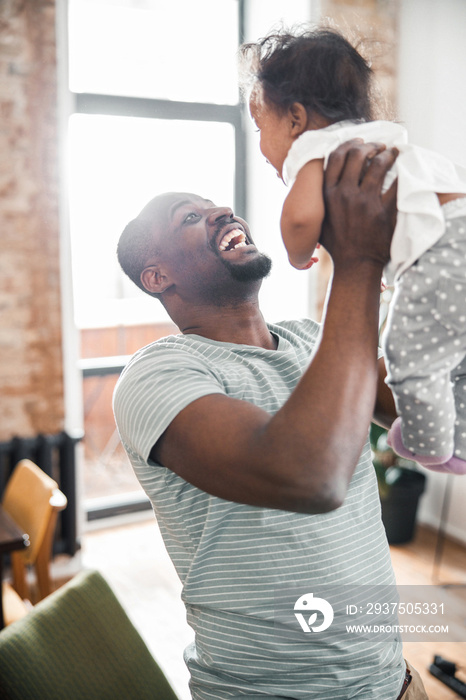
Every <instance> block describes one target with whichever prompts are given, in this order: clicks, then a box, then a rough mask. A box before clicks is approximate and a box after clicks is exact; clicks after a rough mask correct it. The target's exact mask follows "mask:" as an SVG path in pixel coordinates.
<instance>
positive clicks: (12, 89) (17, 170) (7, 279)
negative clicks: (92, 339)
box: [0, 0, 64, 441]
mask: <svg viewBox="0 0 466 700" xmlns="http://www.w3.org/2000/svg"><path fill="white" fill-rule="evenodd" d="M56 89H57V85H56V55H55V2H54V0H2V1H1V2H0V154H1V157H0V236H1V249H0V441H1V440H7V439H9V438H10V437H12V436H13V435H21V436H31V435H35V434H37V433H39V432H43V433H55V432H58V431H60V430H62V428H63V418H64V416H63V411H64V406H63V378H62V350H61V319H60V280H59V227H58V181H57V107H56V103H57V98H56Z"/></svg>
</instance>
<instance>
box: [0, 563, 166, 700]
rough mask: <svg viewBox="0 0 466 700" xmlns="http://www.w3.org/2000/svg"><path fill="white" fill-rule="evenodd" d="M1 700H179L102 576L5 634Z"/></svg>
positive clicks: (83, 576) (74, 584)
mask: <svg viewBox="0 0 466 700" xmlns="http://www.w3.org/2000/svg"><path fill="white" fill-rule="evenodd" d="M0 698H2V700H107V699H108V700H133V699H134V700H146V699H147V700H149V699H150V700H177V697H176V694H175V693H174V691H173V689H172V688H171V686H170V685H169V683H168V681H167V679H166V678H165V676H164V674H163V672H162V671H161V669H160V668H159V666H158V665H157V663H156V661H155V659H154V658H153V656H152V655H151V653H150V652H149V650H148V648H147V646H146V645H145V643H144V641H143V640H142V638H141V636H140V635H139V633H138V632H137V630H136V629H135V627H134V626H133V624H132V622H131V621H130V619H129V618H128V616H127V615H126V613H125V611H124V610H123V608H122V606H121V605H120V603H119V601H118V600H117V598H116V597H115V595H114V593H113V591H112V590H111V588H110V587H109V585H108V584H107V582H106V581H105V579H104V578H103V577H102V576H101V574H100V573H98V572H97V571H86V572H81V573H80V574H78V575H77V576H75V577H74V578H73V579H72V580H71V581H69V582H68V583H67V584H65V585H64V586H62V588H60V589H59V590H57V591H56V592H55V593H52V594H51V595H50V596H48V597H47V598H45V599H44V600H42V601H41V602H40V603H38V604H37V605H36V606H35V607H34V608H33V610H31V612H30V613H28V614H27V615H26V616H25V617H23V618H22V619H20V620H18V621H16V622H13V623H12V624H11V625H9V626H8V627H6V628H5V629H4V630H2V631H1V632H0Z"/></svg>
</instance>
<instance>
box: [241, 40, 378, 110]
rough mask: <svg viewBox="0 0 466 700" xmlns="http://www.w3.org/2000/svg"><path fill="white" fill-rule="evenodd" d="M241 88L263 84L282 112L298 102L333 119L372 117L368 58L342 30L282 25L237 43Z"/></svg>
mask: <svg viewBox="0 0 466 700" xmlns="http://www.w3.org/2000/svg"><path fill="white" fill-rule="evenodd" d="M239 57H240V82H241V87H242V89H243V92H248V91H249V90H251V88H252V90H255V89H256V88H257V86H259V87H260V88H261V92H259V99H260V97H261V96H262V98H263V99H264V100H265V101H266V102H267V103H268V104H269V105H271V106H272V107H274V108H275V109H276V110H277V111H278V112H279V113H283V112H284V111H286V110H287V109H288V108H289V107H290V106H291V105H292V104H293V102H300V103H301V104H302V105H304V107H306V109H307V110H308V111H309V112H314V113H316V114H318V115H320V116H322V117H324V118H326V119H327V120H328V121H329V122H330V123H335V122H338V121H342V120H345V119H361V120H363V121H372V119H373V113H372V99H371V89H372V77H373V72H372V69H371V67H370V65H369V63H368V62H367V61H366V60H365V59H364V58H363V57H362V56H361V54H360V53H359V52H358V51H357V50H356V49H355V48H354V46H352V44H350V42H349V41H347V39H345V37H344V36H343V35H342V34H341V33H340V32H338V31H336V30H334V29H330V28H317V29H310V30H301V31H298V32H296V33H292V32H291V31H288V30H285V29H283V30H278V31H276V32H272V33H270V34H268V35H267V36H266V37H264V38H263V39H259V41H257V42H254V43H247V44H243V45H242V46H241V47H240V49H239Z"/></svg>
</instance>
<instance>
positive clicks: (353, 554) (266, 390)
mask: <svg viewBox="0 0 466 700" xmlns="http://www.w3.org/2000/svg"><path fill="white" fill-rule="evenodd" d="M269 328H270V330H271V332H272V333H274V334H275V335H276V337H277V338H278V348H277V350H264V349H262V348H258V347H252V346H247V345H236V344H233V343H222V342H217V341H213V340H209V339H206V338H202V337H200V336H196V335H177V336H169V337H167V338H162V339H161V340H158V341H157V342H155V343H152V344H151V345H148V346H147V347H145V348H143V349H142V350H140V351H139V352H137V353H136V355H134V357H133V358H132V359H131V361H130V362H129V364H128V366H127V367H126V368H125V370H124V371H123V373H122V375H121V377H120V379H119V382H118V384H117V387H116V389H115V396H114V411H115V417H116V422H117V425H118V429H119V432H120V436H121V440H122V442H123V445H124V447H125V449H126V451H127V453H128V456H129V458H130V460H131V463H132V465H133V468H134V470H135V473H136V475H137V477H138V479H139V481H140V483H141V485H142V487H143V489H144V490H145V491H146V493H147V495H148V496H149V498H150V500H151V501H152V504H153V507H154V511H155V514H156V517H157V521H158V524H159V527H160V530H161V532H162V536H163V538H164V541H165V544H166V547H167V550H168V552H169V554H170V557H171V559H172V561H173V563H174V565H175V567H176V570H177V572H178V575H179V577H180V579H181V582H182V584H183V593H182V597H183V601H184V603H185V605H186V609H187V617H188V622H189V624H190V625H191V626H192V627H193V629H194V631H195V643H194V644H193V645H192V646H190V647H188V649H187V650H186V652H185V658H186V661H187V664H188V666H189V669H190V672H191V691H192V694H193V698H195V700H213V699H214V698H215V699H216V700H218V699H223V698H225V699H226V698H243V700H244V699H245V698H261V697H267V698H269V699H270V698H276V699H277V700H278V699H279V698H280V699H281V700H283V698H296V699H297V698H300V699H301V698H306V699H311V698H312V699H313V700H327V699H331V700H350V698H357V699H358V700H394V698H396V697H397V695H398V693H399V691H400V689H401V685H402V681H403V678H404V672H405V665H404V662H403V658H402V651H401V643H400V642H399V639H398V638H395V639H392V640H391V641H390V642H387V641H374V640H367V639H359V638H356V639H352V640H351V641H349V640H348V639H345V638H342V637H340V636H338V635H334V636H332V635H331V634H330V635H327V636H326V637H325V639H323V638H322V637H321V636H319V635H318V634H314V635H312V634H311V635H304V634H301V636H299V635H298V636H299V639H297V638H296V637H294V636H291V637H290V636H289V635H283V634H281V633H280V632H279V630H280V627H277V626H276V624H274V622H276V601H277V596H280V595H281V591H282V590H286V589H287V588H288V587H291V589H292V590H294V589H296V590H298V591H300V592H301V593H309V592H312V591H313V590H317V589H319V590H325V587H326V586H329V587H330V586H332V587H333V588H334V587H335V586H340V585H341V586H342V587H345V586H364V585H368V586H369V585H377V584H390V585H393V584H394V575H393V570H392V566H391V561H390V554H389V549H388V545H387V540H386V536H385V531H384V528H383V525H382V522H381V519H380V505H379V497H378V491H377V484H376V479H375V475H374V470H373V467H372V464H371V455H370V448H369V444H368V443H366V445H365V447H364V450H363V453H362V455H361V458H360V461H359V464H358V466H357V468H356V471H355V473H354V476H353V478H352V480H351V483H350V486H349V489H348V493H347V496H346V499H345V502H344V504H343V505H342V506H341V507H340V508H338V509H337V510H334V511H332V512H330V513H324V514H318V515H306V514H302V513H290V512H285V511H281V510H273V509H267V508H257V507H252V506H247V505H241V504H238V503H233V502H230V501H226V500H223V499H220V498H216V497H214V496H210V495H209V494H207V493H204V492H203V491H201V490H199V489H198V488H196V487H194V486H192V485H191V484H189V483H187V482H186V481H184V480H183V479H182V478H180V477H179V476H177V475H176V474H175V473H174V472H172V471H170V470H168V469H165V468H164V467H162V466H161V465H159V464H156V463H154V462H153V461H151V460H150V459H149V453H150V450H151V448H152V446H153V445H154V444H155V443H156V442H157V440H158V438H159V437H160V436H161V435H162V433H163V432H164V430H165V429H166V428H167V426H168V425H169V424H170V423H171V421H172V420H173V418H174V417H175V416H176V415H177V414H178V413H179V412H180V411H181V410H182V409H183V408H185V407H186V406H187V405H188V404H189V403H191V402H192V401H194V400H195V399H197V398H200V397H201V396H205V395H207V394H212V393H221V394H226V395H228V396H231V397H234V398H236V399H242V400H244V401H249V402H251V403H253V404H255V405H256V406H259V407H261V408H262V409H264V410H265V411H267V412H268V413H270V414H273V413H275V412H276V411H277V410H278V409H279V408H280V407H281V406H282V405H283V403H284V402H285V401H286V400H287V398H288V397H289V395H290V393H291V392H292V391H293V389H294V387H295V386H296V384H297V382H298V380H299V379H300V377H301V376H302V374H303V372H304V370H305V369H306V367H307V366H308V364H309V361H310V357H311V354H312V350H313V348H314V346H315V343H316V340H317V338H318V333H319V326H318V324H316V323H314V322H313V321H310V320H304V321H286V322H283V323H279V324H275V325H273V324H269ZM208 429H209V426H206V430H208ZM341 448H342V450H344V449H345V446H344V444H342V446H341ZM292 618H293V619H294V617H293V616H292ZM277 630H278V631H277Z"/></svg>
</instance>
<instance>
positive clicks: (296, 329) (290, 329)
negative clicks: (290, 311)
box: [267, 318, 321, 344]
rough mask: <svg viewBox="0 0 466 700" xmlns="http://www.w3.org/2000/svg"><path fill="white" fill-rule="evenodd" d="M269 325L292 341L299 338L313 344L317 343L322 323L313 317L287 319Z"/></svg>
mask: <svg viewBox="0 0 466 700" xmlns="http://www.w3.org/2000/svg"><path fill="white" fill-rule="evenodd" d="M267 325H268V327H269V329H270V330H271V331H272V332H273V333H276V334H277V335H279V336H283V337H285V338H286V339H287V340H290V341H291V342H293V340H299V341H308V342H310V343H311V344H313V343H315V341H316V339H317V336H318V335H319V331H320V328H321V324H320V323H317V321H313V320H312V319H311V318H300V319H287V320H284V321H279V322H278V323H269V324H267Z"/></svg>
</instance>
